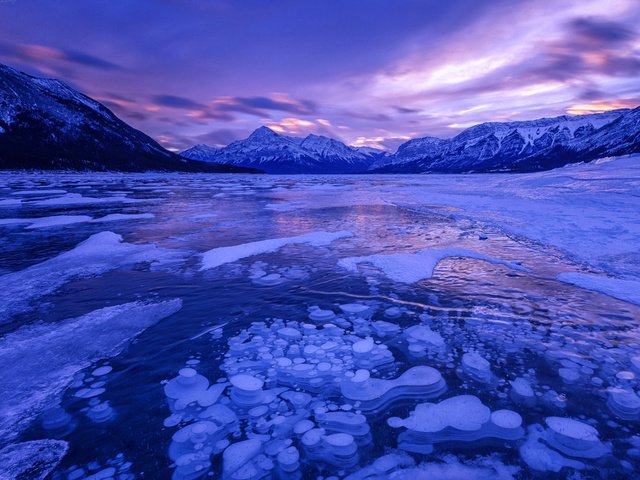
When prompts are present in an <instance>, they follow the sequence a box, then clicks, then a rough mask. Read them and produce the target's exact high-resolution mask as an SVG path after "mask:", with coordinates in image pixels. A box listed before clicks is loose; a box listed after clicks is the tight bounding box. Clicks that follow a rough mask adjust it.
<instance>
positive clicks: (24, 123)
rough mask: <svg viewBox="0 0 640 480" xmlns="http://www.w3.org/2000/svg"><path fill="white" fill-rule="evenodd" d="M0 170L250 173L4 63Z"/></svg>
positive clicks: (1, 70) (55, 82) (0, 75)
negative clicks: (175, 147)
mask: <svg viewBox="0 0 640 480" xmlns="http://www.w3.org/2000/svg"><path fill="white" fill-rule="evenodd" d="M0 168H2V169H46V170H51V169H55V170H97V171H100V170H119V171H133V172H137V171H147V170H160V171H186V172H236V171H243V172H246V171H250V170H247V169H243V168H238V167H234V166H232V165H226V164H216V163H205V162H200V161H194V160H188V159H185V158H183V157H180V156H179V155H176V154H175V153H172V152H169V151H168V150H166V149H164V148H163V147H162V146H160V145H159V144H158V143H157V142H156V141H155V140H153V139H151V138H150V137H148V136H147V135H145V134H144V133H142V132H140V131H138V130H135V129H134V128H132V127H130V126H129V125H127V124H126V123H125V122H123V121H122V120H120V119H119V118H118V117H116V116H115V115H114V114H113V113H112V112H111V111H110V110H109V109H108V108H106V107H105V106H104V105H102V104H100V103H99V102H96V101H95V100H93V99H91V98H89V97H87V96H86V95H83V94H82V93H80V92H78V91H76V90H74V89H73V88H71V87H70V86H69V85H67V84H65V83H64V82H61V81H59V80H52V79H45V78H36V77H32V76H30V75H27V74H26V73H22V72H19V71H17V70H14V69H13V68H10V67H8V66H6V65H2V64H0Z"/></svg>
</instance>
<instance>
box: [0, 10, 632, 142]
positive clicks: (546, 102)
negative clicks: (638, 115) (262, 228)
mask: <svg viewBox="0 0 640 480" xmlns="http://www.w3.org/2000/svg"><path fill="white" fill-rule="evenodd" d="M147 3H148V5H146V4H147ZM140 4H141V8H139V9H136V10H131V9H126V7H125V6H124V5H117V4H113V3H109V4H105V5H103V6H102V8H101V9H100V11H99V12H98V11H97V9H92V8H91V7H89V6H87V4H86V2H80V1H75V0H72V1H68V2H62V3H58V4H55V5H52V4H50V3H49V2H44V1H42V0H35V1H30V2H20V1H18V2H15V3H11V2H10V3H4V4H2V5H1V6H0V8H1V9H2V11H3V13H5V12H7V13H9V12H10V15H4V14H3V15H0V62H5V63H7V64H10V65H14V66H16V67H18V68H19V69H22V70H24V71H26V72H27V73H32V74H35V75H46V76H52V77H56V78H61V79H63V80H65V81H66V82H68V83H69V84H71V85H72V86H74V87H76V88H78V89H80V90H81V91H84V92H86V93H87V94H89V95H91V96H93V97H95V98H98V99H102V100H103V101H104V102H105V104H106V105H107V106H108V107H109V108H111V109H113V110H114V112H115V113H116V114H117V115H119V116H121V117H122V118H123V119H124V120H125V121H127V122H129V123H131V124H132V125H134V126H136V127H137V128H140V129H142V130H143V131H145V132H147V133H149V134H151V135H152V136H153V137H154V138H156V139H162V142H163V144H164V145H167V146H170V147H172V148H176V149H183V148H187V147H189V146H191V145H193V144H195V143H207V144H210V145H218V146H220V145H225V144H227V143H229V142H231V141H233V140H236V139H238V138H242V137H245V136H246V135H247V134H249V133H250V132H251V131H252V130H254V129H255V128H256V127H258V126H260V125H268V126H270V127H271V128H273V129H274V130H275V131H278V132H281V133H287V134H294V135H298V134H299V135H304V134H307V133H311V132H313V133H317V134H326V135H331V136H334V137H336V138H339V139H341V140H343V141H345V142H346V143H349V144H353V145H363V144H367V145H374V146H377V147H382V148H386V149H389V150H393V149H395V148H396V147H397V145H398V144H399V143H401V141H402V140H403V139H404V138H408V137H414V136H425V135H431V136H442V137H448V136H452V135H455V134H456V133H457V132H459V131H460V129H462V128H464V127H465V126H468V125H474V124H477V123H481V122H485V121H499V120H514V119H531V118H536V117H539V116H541V115H544V116H549V115H562V114H566V113H569V114H580V113H590V112H600V111H606V110H610V109H616V108H625V107H634V106H637V105H638V104H640V37H639V33H638V28H637V25H638V24H640V6H639V5H638V2H637V1H636V0H611V1H609V2H602V1H598V0H586V1H578V0H560V1H558V2H554V4H553V7H550V6H549V4H548V3H547V2H539V1H531V0H522V1H517V2H511V1H506V0H504V1H503V0H498V1H492V2H476V1H471V0H455V1H452V2H447V4H446V5H444V6H443V5H442V4H441V3H440V2H431V1H426V2H424V1H421V2H413V1H409V0H403V1H400V2H398V3H397V4H395V5H394V8H393V9H391V8H389V6H388V4H387V3H385V2H378V1H373V2H367V8H366V9H363V8H362V5H361V4H360V2H338V1H325V2H300V3H297V4H293V5H287V9H285V10H281V9H279V7H278V6H277V4H275V3H271V2H260V1H251V0H250V1H248V2H243V3H242V4H239V3H235V2H229V1H206V2H205V1H196V2H191V3H189V4H182V2H164V1H163V2H148V0H142V1H141V2H140ZM144 6H146V7H148V8H142V7H144ZM149 12H152V13H151V14H149ZM123 15H126V16H127V18H129V21H128V22H123V23H122V27H119V28H118V29H114V28H111V26H112V24H114V23H118V22H121V21H122V18H123ZM142 16H144V19H142ZM80 18H82V21H81V22H79V21H78V20H79V19H80ZM541 19H544V21H541ZM43 22H46V23H47V25H48V27H47V28H44V29H43V28H32V29H25V28H22V27H20V25H24V24H28V23H31V24H39V23H43ZM71 24H73V25H74V28H70V25H71ZM89 33H90V34H89ZM125 39H126V40H125Z"/></svg>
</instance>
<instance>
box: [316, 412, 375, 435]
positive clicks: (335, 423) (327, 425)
mask: <svg viewBox="0 0 640 480" xmlns="http://www.w3.org/2000/svg"><path fill="white" fill-rule="evenodd" d="M316 421H317V422H318V423H319V424H320V426H321V427H322V428H324V429H325V430H327V431H329V432H338V433H348V434H349V435H352V436H354V437H364V436H366V435H368V434H369V431H370V428H369V425H368V423H367V418H366V417H365V416H364V415H362V414H359V413H352V412H327V413H320V414H316Z"/></svg>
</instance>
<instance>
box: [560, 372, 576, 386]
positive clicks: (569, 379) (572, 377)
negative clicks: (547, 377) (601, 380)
mask: <svg viewBox="0 0 640 480" xmlns="http://www.w3.org/2000/svg"><path fill="white" fill-rule="evenodd" d="M558 374H559V375H560V378H562V381H563V382H564V383H568V384H572V383H576V382H577V381H578V380H579V379H580V372H578V370H575V369H573V368H560V369H559V370H558Z"/></svg>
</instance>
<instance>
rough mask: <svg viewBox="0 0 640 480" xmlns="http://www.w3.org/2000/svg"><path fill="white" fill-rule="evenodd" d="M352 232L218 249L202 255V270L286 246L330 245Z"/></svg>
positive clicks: (306, 236)
mask: <svg viewBox="0 0 640 480" xmlns="http://www.w3.org/2000/svg"><path fill="white" fill-rule="evenodd" d="M351 235H352V234H351V232H347V231H341V232H313V233H307V234H305V235H298V236H297V237H285V238H273V239H269V240H260V241H258V242H250V243H243V244H240V245H233V246H230V247H218V248H214V249H211V250H209V251H207V252H205V253H203V254H202V267H201V268H200V270H208V269H211V268H216V267H219V266H220V265H224V264H225V263H231V262H236V261H238V260H241V259H243V258H247V257H252V256H254V255H260V254H262V253H270V252H275V251H277V250H279V249H281V248H282V247H284V246H285V245H295V244H302V243H304V244H308V245H311V246H314V247H319V246H323V245H329V244H330V243H331V242H333V241H335V240H338V239H340V238H346V237H350V236H351Z"/></svg>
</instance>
